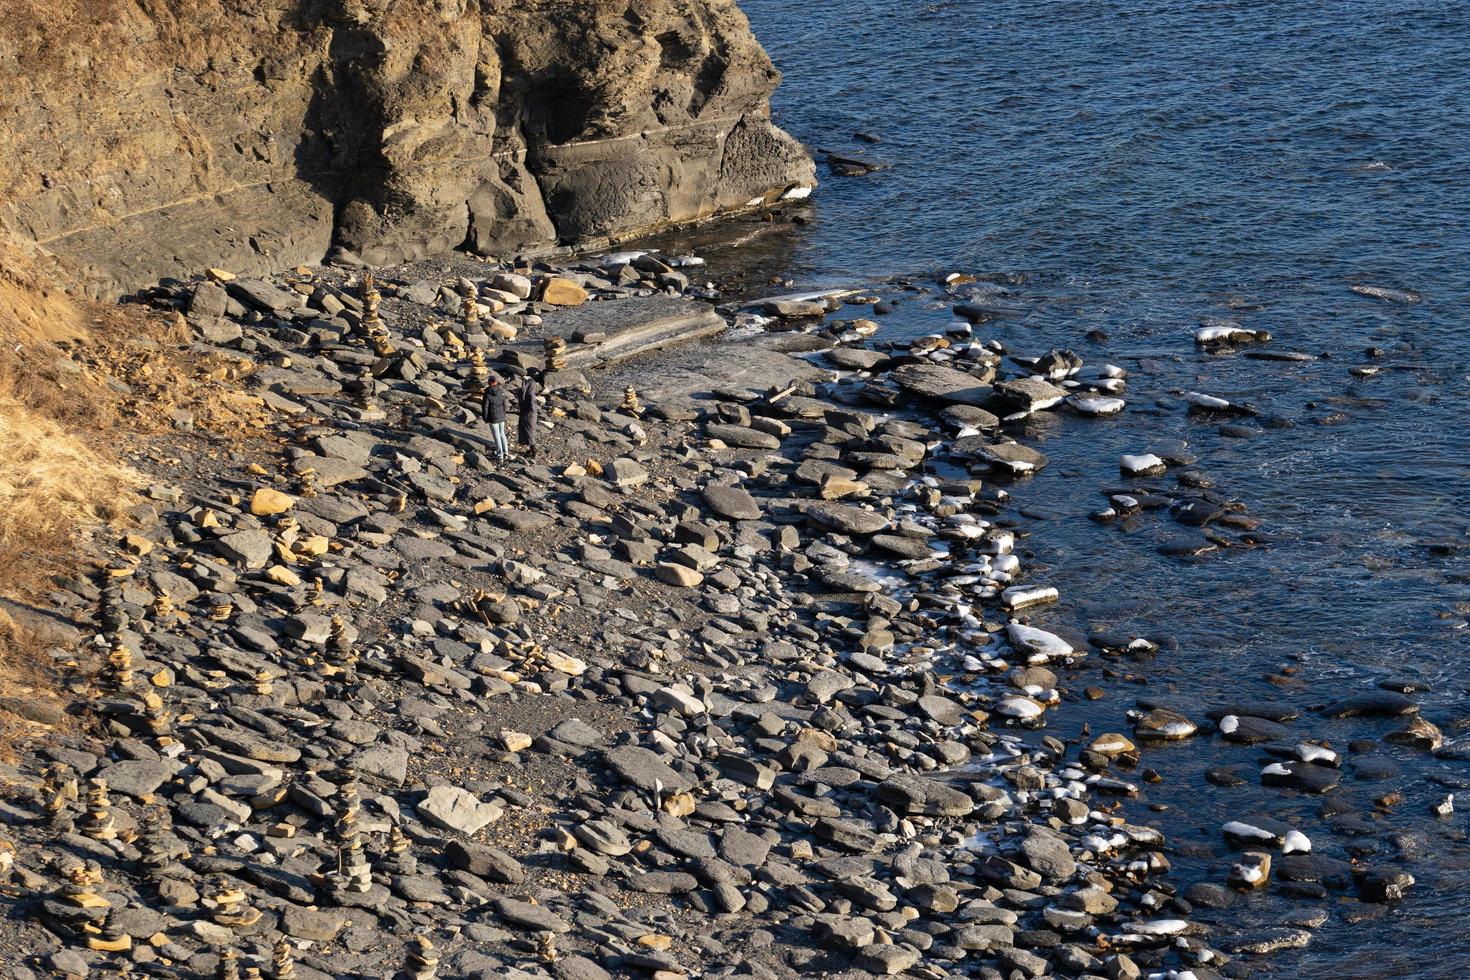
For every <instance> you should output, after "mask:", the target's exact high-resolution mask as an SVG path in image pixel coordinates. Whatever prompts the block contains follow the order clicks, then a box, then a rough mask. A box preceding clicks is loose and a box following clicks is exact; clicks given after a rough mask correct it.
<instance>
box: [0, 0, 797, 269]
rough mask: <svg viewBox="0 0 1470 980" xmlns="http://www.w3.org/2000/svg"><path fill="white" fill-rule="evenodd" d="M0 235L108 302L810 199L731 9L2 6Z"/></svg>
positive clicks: (722, 2)
mask: <svg viewBox="0 0 1470 980" xmlns="http://www.w3.org/2000/svg"><path fill="white" fill-rule="evenodd" d="M0 9H3V11H4V13H5V16H6V21H5V23H4V24H3V25H0V76H3V77H6V78H9V79H10V80H11V82H10V83H9V84H7V85H5V86H0V229H3V230H6V231H10V232H12V233H14V234H16V235H19V236H23V237H24V238H27V239H30V240H32V241H34V242H37V243H40V244H41V245H43V246H44V247H45V248H47V249H48V250H50V251H52V252H54V253H56V254H58V255H61V256H63V257H65V258H68V259H70V260H72V261H73V263H74V264H76V265H78V266H79V267H81V268H82V269H83V274H84V276H85V279H86V282H87V285H88V287H89V290H90V291H91V292H93V293H94V294H98V295H113V294H117V293H120V292H126V291H129V290H132V289H134V288H137V287H139V286H141V285H144V284H146V283H149V282H152V281H154V280H156V279H158V278H159V277H162V276H168V275H179V274H185V273H192V272H195V271H197V270H199V269H200V268H202V267H204V266H206V265H219V266H224V267H227V268H231V269H234V270H236V271H264V270H268V269H273V268H280V267H283V266H287V265H292V264H296V263H300V262H311V261H317V260H320V259H321V258H323V257H324V256H325V255H326V254H327V253H328V252H329V250H330V249H331V248H332V247H333V245H334V244H336V245H340V246H342V247H343V248H346V249H348V250H350V251H352V252H354V253H356V254H357V255H359V256H361V257H362V258H363V259H364V260H366V261H368V262H371V263H374V264H386V263H392V262H398V261H402V260H405V259H412V258H417V257H422V256H425V255H430V254H435V253H440V252H444V251H447V250H449V249H453V248H457V247H460V246H462V245H468V246H469V247H471V248H474V249H476V250H479V251H482V252H485V253H491V254H497V253H499V254H503V253H507V252H513V251H517V250H524V249H528V248H536V247H543V246H548V245H552V244H556V243H558V242H562V243H565V242H574V241H586V240H599V239H604V238H617V237H626V236H628V235H631V234H634V233H638V232H641V231H646V230H651V229H653V228H656V227H658V226H660V225H663V224H666V223H669V222H674V221H683V220H689V219H692V218H698V217H704V216H707V215H711V214H714V213H716V212H718V211H721V210H726V209H730V208H737V207H741V206H744V205H746V204H749V203H751V202H752V201H754V200H756V199H760V198H770V197H772V196H779V195H780V194H781V193H783V192H786V191H788V190H789V189H791V188H793V187H799V186H809V185H810V184H811V183H812V182H813V176H812V175H813V169H812V166H811V163H810V161H809V160H808V158H807V157H806V154H805V153H804V151H803V150H802V148H801V147H800V145H799V144H797V143H796V142H795V141H794V140H792V139H791V138H790V137H789V136H787V135H786V134H785V133H782V132H781V131H780V130H779V129H776V128H775V127H774V126H772V125H771V123H770V121H769V118H768V102H767V100H768V98H769V96H770V93H771V92H772V91H773V90H774V88H775V86H776V85H777V84H778V82H779V80H780V76H779V74H778V73H777V72H776V70H775V68H774V67H773V66H772V65H771V63H770V61H769V59H768V58H767V57H766V55H765V52H764V51H763V50H762V49H761V47H760V45H759V44H758V43H757V42H756V40H755V38H754V36H753V35H752V34H751V33H750V29H749V26H748V24H747V22H746V20H745V17H744V15H743V14H742V13H741V12H740V10H739V8H738V7H737V6H736V5H735V3H734V2H733V0H642V2H639V0H617V2H611V0H85V2H84V0H70V2H68V0H57V2H56V3H54V4H51V5H46V4H43V3H40V2H38V0H3V2H0Z"/></svg>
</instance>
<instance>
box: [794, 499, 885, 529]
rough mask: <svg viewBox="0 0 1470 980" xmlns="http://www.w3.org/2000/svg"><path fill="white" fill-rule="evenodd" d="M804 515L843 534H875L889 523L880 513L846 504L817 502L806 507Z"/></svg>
mask: <svg viewBox="0 0 1470 980" xmlns="http://www.w3.org/2000/svg"><path fill="white" fill-rule="evenodd" d="M806 516H807V519H808V520H810V521H812V522H814V523H816V524H820V525H821V526H823V527H827V528H831V529H832V530H834V531H841V532H842V533H844V534H862V535H868V534H877V533H878V532H879V531H882V530H884V529H885V528H887V527H888V525H889V523H890V522H889V520H888V518H886V517H884V516H883V515H882V514H878V513H875V512H874V511H871V510H863V509H861V508H859V507H850V506H848V505H846V504H819V505H817V506H814V507H809V508H807V511H806Z"/></svg>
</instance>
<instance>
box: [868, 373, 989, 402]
mask: <svg viewBox="0 0 1470 980" xmlns="http://www.w3.org/2000/svg"><path fill="white" fill-rule="evenodd" d="M891 377H892V378H893V380H894V381H895V382H896V383H897V384H898V385H899V386H900V387H901V388H903V389H904V390H905V391H909V392H912V393H913V394H915V395H918V396H919V397H921V398H930V399H933V400H935V401H938V402H942V403H944V404H951V405H972V406H976V407H984V406H985V404H986V403H987V402H988V401H989V400H990V394H991V387H990V385H989V384H987V383H985V382H984V381H982V380H981V379H979V378H976V377H975V376H974V375H970V374H966V373H965V372H963V371H957V370H955V369H954V368H951V367H945V366H943V365H939V364H905V365H904V366H903V367H900V368H899V369H898V370H896V371H894V372H893V374H892V375H891Z"/></svg>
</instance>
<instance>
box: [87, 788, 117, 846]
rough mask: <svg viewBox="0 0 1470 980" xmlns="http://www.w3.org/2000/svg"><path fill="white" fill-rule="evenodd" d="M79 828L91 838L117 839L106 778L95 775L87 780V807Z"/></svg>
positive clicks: (115, 823) (100, 839) (115, 821)
mask: <svg viewBox="0 0 1470 980" xmlns="http://www.w3.org/2000/svg"><path fill="white" fill-rule="evenodd" d="M79 829H80V830H81V832H82V833H83V834H85V835H86V836H88V837H90V838H92V840H97V841H110V840H117V820H116V818H115V817H114V816H113V814H112V800H110V799H109V798H108V796H107V780H105V779H100V778H95V777H94V778H92V779H89V780H87V808H86V813H84V814H83V815H82V821H81V827H80V828H79Z"/></svg>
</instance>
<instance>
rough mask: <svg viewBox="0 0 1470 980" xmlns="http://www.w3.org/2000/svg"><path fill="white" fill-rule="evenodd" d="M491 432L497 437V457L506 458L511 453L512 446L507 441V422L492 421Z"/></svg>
mask: <svg viewBox="0 0 1470 980" xmlns="http://www.w3.org/2000/svg"><path fill="white" fill-rule="evenodd" d="M490 434H491V435H492V436H494V437H495V458H496V459H502V460H503V459H505V457H507V456H509V455H510V446H509V445H507V444H506V441H505V423H504V422H491V423H490Z"/></svg>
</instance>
